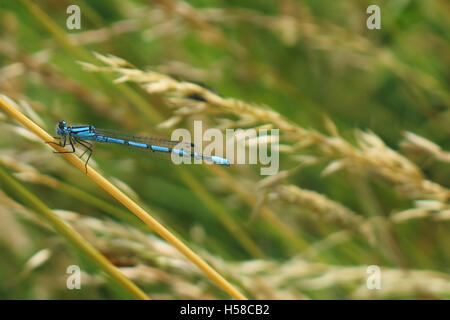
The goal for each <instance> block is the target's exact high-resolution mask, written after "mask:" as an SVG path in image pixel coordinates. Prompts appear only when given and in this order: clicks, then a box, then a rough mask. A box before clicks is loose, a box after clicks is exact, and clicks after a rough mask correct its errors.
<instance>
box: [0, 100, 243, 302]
mask: <svg viewBox="0 0 450 320" xmlns="http://www.w3.org/2000/svg"><path fill="white" fill-rule="evenodd" d="M0 107H1V108H2V109H3V110H4V111H5V112H7V113H8V114H9V115H10V116H12V117H13V118H14V119H16V120H17V121H18V122H20V123H21V124H22V125H23V126H25V127H26V128H28V129H29V130H30V131H31V132H33V133H34V134H36V135H37V136H38V137H39V138H41V139H42V140H43V141H45V142H54V139H53V138H52V136H50V135H49V134H48V133H47V132H46V131H44V130H43V129H42V128H40V127H39V126H38V125H37V124H35V123H34V122H33V121H31V120H30V119H28V118H27V117H26V116H25V115H24V114H22V113H21V112H20V111H18V110H17V109H15V108H14V107H13V106H11V105H10V104H9V103H8V102H7V101H5V100H4V99H3V98H2V97H0ZM49 145H50V146H51V147H52V148H53V149H55V150H56V151H58V152H63V151H67V149H65V148H62V147H59V146H57V145H55V144H49ZM60 155H61V156H62V157H64V158H65V159H66V160H68V161H69V162H70V163H72V164H73V165H74V166H75V167H77V168H78V169H80V170H81V171H82V172H85V166H84V163H83V161H81V160H80V159H79V158H78V157H77V156H76V155H74V154H72V153H61V154H60ZM86 175H87V176H88V177H89V178H90V179H92V180H93V181H94V182H95V183H97V184H98V185H99V186H100V187H101V188H103V189H104V190H105V191H106V192H108V193H109V194H110V195H111V196H113V197H114V198H115V199H116V200H117V201H119V202H120V203H121V204H123V205H124V206H125V207H126V208H128V209H129V210H130V211H131V212H132V213H133V214H135V215H136V216H137V217H138V218H139V219H141V220H142V221H143V222H144V223H145V224H147V225H148V226H149V227H150V228H152V229H153V230H154V231H155V232H156V233H157V234H159V235H160V236H161V237H162V238H164V239H165V240H166V241H167V242H169V243H170V244H172V245H173V246H174V247H175V248H177V249H178V250H179V251H180V252H181V253H182V254H183V255H185V256H186V257H187V258H188V259H189V260H190V261H191V262H193V263H194V264H195V265H197V266H198V267H199V268H200V269H201V270H202V271H203V272H204V273H205V274H206V275H207V276H208V277H209V278H210V279H211V280H212V281H214V282H215V283H216V284H217V285H218V286H219V287H221V288H222V289H223V290H224V291H225V292H227V293H228V294H229V295H230V296H232V297H233V298H235V299H239V300H244V299H246V297H245V296H244V295H243V294H242V293H241V292H239V291H238V290H237V289H236V288H235V287H234V286H233V285H231V284H230V283H229V282H228V281H227V280H226V279H225V278H223V277H222V276H221V275H220V274H219V273H218V272H217V271H215V270H214V269H213V268H211V267H210V266H209V265H208V264H207V263H206V262H205V261H204V260H203V259H202V258H200V257H199V256H198V255H197V254H195V253H194V252H193V251H192V250H191V249H190V248H188V247H187V246H186V245H185V244H184V243H183V242H182V241H180V240H179V239H178V238H177V237H176V236H174V235H173V234H172V233H171V232H170V231H169V230H168V229H166V228H165V227H164V226H163V225H161V224H160V223H159V222H158V221H157V220H156V219H154V218H153V217H152V216H150V215H149V214H148V213H147V212H146V211H145V210H143V209H142V208H141V207H140V206H139V205H138V204H136V203H135V202H134V201H132V200H131V199H130V198H129V197H128V196H127V195H126V194H125V193H123V192H122V191H120V190H119V189H118V188H117V187H116V186H114V185H113V184H112V183H111V182H109V181H108V180H106V179H105V178H104V177H103V176H102V175H100V174H99V173H98V172H97V171H95V170H94V169H92V168H91V167H88V170H87V172H86Z"/></svg>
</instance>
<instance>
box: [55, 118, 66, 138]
mask: <svg viewBox="0 0 450 320" xmlns="http://www.w3.org/2000/svg"><path fill="white" fill-rule="evenodd" d="M56 133H57V134H59V135H61V136H65V135H66V134H67V122H66V121H65V120H61V121H59V122H58V126H57V127H56Z"/></svg>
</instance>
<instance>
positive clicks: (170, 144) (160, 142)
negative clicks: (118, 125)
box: [95, 128, 194, 152]
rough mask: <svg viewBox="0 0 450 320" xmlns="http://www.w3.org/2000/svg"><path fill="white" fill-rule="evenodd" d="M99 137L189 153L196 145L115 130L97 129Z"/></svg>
mask: <svg viewBox="0 0 450 320" xmlns="http://www.w3.org/2000/svg"><path fill="white" fill-rule="evenodd" d="M95 131H96V133H97V135H99V136H105V137H111V138H116V139H123V140H127V141H135V142H140V143H145V144H150V145H154V146H161V147H167V148H178V149H182V150H185V151H188V152H193V151H194V144H193V143H190V142H184V141H177V140H169V139H165V138H160V137H142V136H135V135H132V134H126V133H122V132H116V131H113V130H104V129H97V128H96V129H95Z"/></svg>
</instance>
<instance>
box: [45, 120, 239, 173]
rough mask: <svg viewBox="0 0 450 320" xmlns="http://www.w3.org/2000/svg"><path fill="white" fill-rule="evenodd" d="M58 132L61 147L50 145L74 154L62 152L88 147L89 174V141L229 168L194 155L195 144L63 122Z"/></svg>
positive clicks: (217, 160) (212, 158) (211, 158)
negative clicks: (186, 158)
mask: <svg viewBox="0 0 450 320" xmlns="http://www.w3.org/2000/svg"><path fill="white" fill-rule="evenodd" d="M56 133H57V134H58V137H56V138H57V139H59V140H60V142H59V144H58V143H55V142H51V143H55V144H58V145H59V146H61V147H65V146H66V145H69V146H70V147H71V148H72V150H71V151H63V152H59V153H74V152H75V145H77V144H79V145H81V146H83V147H84V148H85V151H84V152H83V154H82V155H81V156H83V155H84V154H85V153H86V152H88V153H89V155H88V157H87V160H86V162H85V167H86V172H87V163H88V162H89V159H90V158H91V155H92V143H90V142H89V141H94V142H102V143H115V144H121V145H124V146H127V147H134V148H139V149H142V150H148V151H152V152H159V153H166V154H175V155H177V156H181V157H189V158H193V159H201V160H205V161H206V162H210V163H214V164H218V165H223V166H229V165H230V163H229V162H228V160H227V159H225V158H222V157H218V156H210V155H203V154H201V153H198V152H195V151H194V144H193V143H187V142H183V141H175V140H167V139H163V138H155V137H139V136H133V135H128V134H123V133H118V132H115V131H109V130H102V129H97V128H95V127H94V126H92V125H77V126H69V125H67V122H66V121H64V120H62V121H60V122H58V125H57V127H56Z"/></svg>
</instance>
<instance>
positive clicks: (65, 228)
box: [0, 100, 150, 300]
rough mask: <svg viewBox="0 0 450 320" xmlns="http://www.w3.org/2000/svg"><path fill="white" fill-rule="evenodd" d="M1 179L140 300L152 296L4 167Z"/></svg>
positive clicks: (0, 172)
mask: <svg viewBox="0 0 450 320" xmlns="http://www.w3.org/2000/svg"><path fill="white" fill-rule="evenodd" d="M0 101H1V100H0ZM0 179H1V180H3V181H4V183H5V184H6V185H7V186H8V187H9V190H11V191H13V192H15V193H16V194H17V195H18V196H19V197H20V198H22V200H23V201H24V202H26V203H28V205H29V206H30V207H31V208H32V209H34V211H35V212H36V213H37V214H39V215H41V216H43V217H44V218H45V219H46V220H47V221H48V222H49V223H50V225H51V226H52V227H53V228H54V229H55V230H56V232H57V233H58V234H60V235H61V236H63V237H64V238H65V239H66V240H67V241H69V242H70V243H72V244H73V245H74V246H75V247H76V248H77V249H79V250H80V252H82V253H83V254H85V255H86V256H87V257H88V258H89V259H90V260H92V261H93V262H94V263H95V264H96V265H98V266H99V267H100V269H101V270H103V271H104V272H105V273H106V274H108V275H109V276H110V277H111V278H112V279H113V280H114V281H115V282H117V283H118V284H119V285H120V286H121V287H123V288H124V289H125V290H126V291H128V292H129V293H130V294H131V295H132V296H134V297H135V298H137V299H140V300H149V299H150V298H149V297H148V296H147V295H146V294H145V293H144V292H143V291H142V290H141V289H140V288H139V287H137V286H136V285H135V284H134V283H133V282H132V281H130V279H128V278H127V277H125V276H124V275H123V274H122V273H121V272H120V271H119V269H117V268H116V267H115V266H114V265H113V264H112V263H111V262H109V261H108V259H106V258H105V257H104V256H103V255H102V254H101V253H100V252H99V251H98V250H97V249H96V248H95V247H94V246H92V245H91V244H90V243H89V242H87V241H86V240H85V239H84V238H83V237H82V236H81V235H80V234H79V233H78V232H76V231H75V230H74V229H73V228H71V227H70V226H69V225H67V224H66V223H65V222H64V221H62V220H61V219H60V218H59V217H58V216H57V215H56V214H55V213H54V212H53V211H52V210H51V209H49V208H48V207H47V206H46V205H45V204H44V203H43V202H42V201H40V200H39V199H38V198H37V197H36V196H35V195H34V194H32V193H31V192H30V191H28V190H27V189H26V188H25V187H24V186H22V185H21V184H20V183H19V182H18V181H16V180H15V179H14V178H13V177H11V175H9V174H8V173H7V172H6V171H5V170H4V169H3V168H2V167H0Z"/></svg>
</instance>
